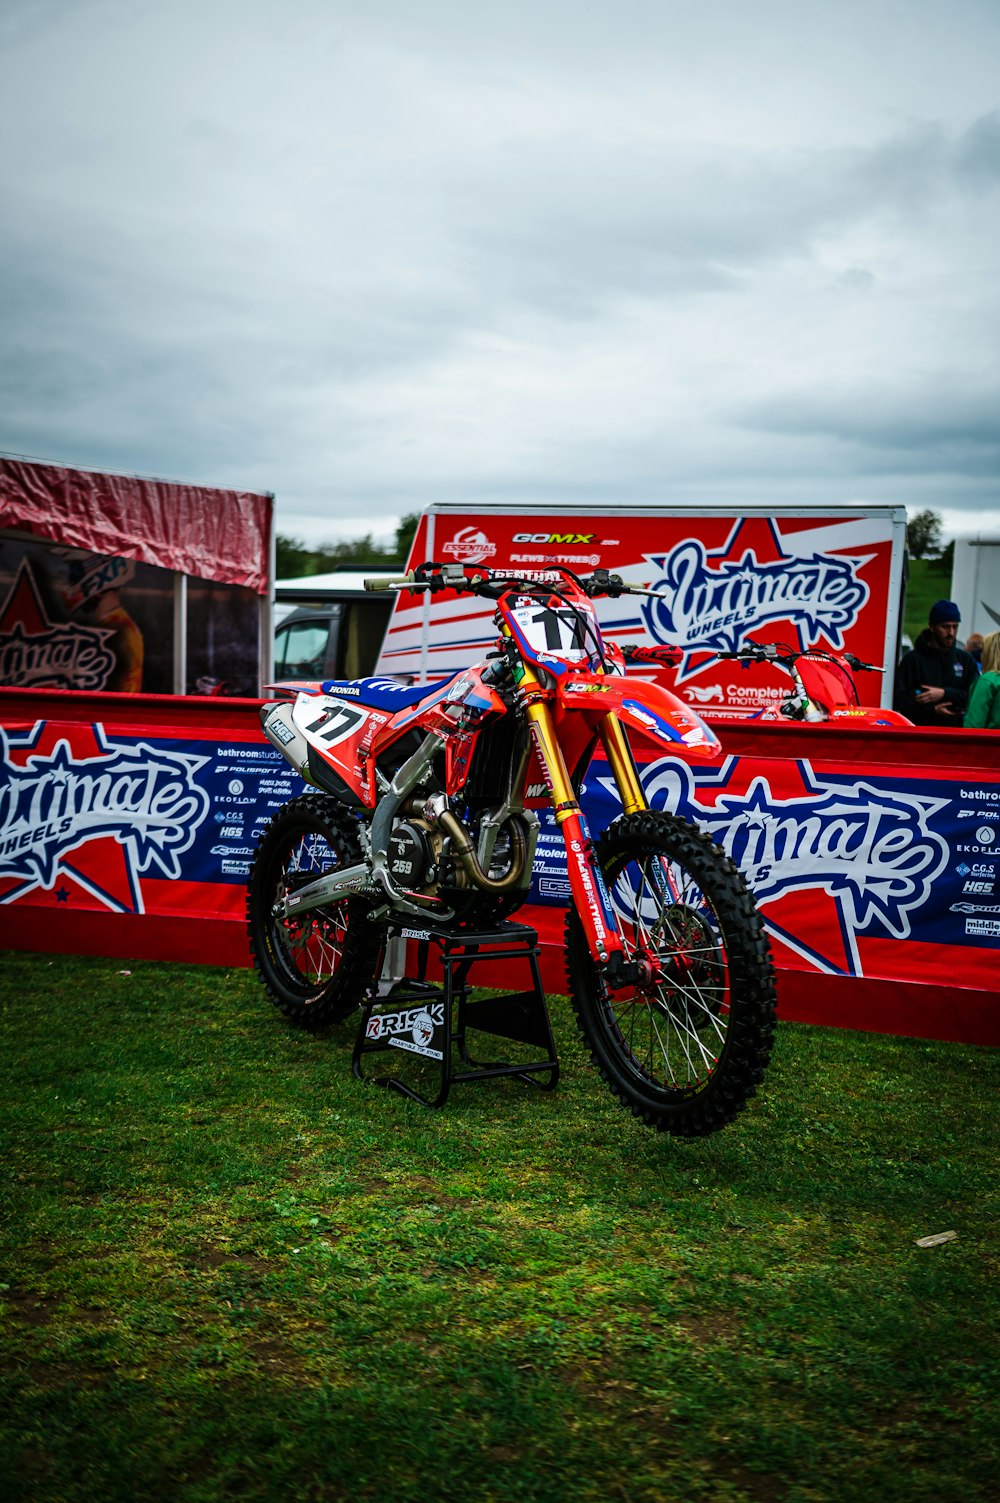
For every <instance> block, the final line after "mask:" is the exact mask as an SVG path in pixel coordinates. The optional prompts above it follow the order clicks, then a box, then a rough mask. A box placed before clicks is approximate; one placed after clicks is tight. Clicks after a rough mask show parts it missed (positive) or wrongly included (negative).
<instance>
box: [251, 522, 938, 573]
mask: <svg viewBox="0 0 1000 1503" xmlns="http://www.w3.org/2000/svg"><path fill="white" fill-rule="evenodd" d="M419 521H420V513H419V512H418V511H411V512H408V513H407V514H406V516H405V517H403V519H402V520H401V522H400V523H399V526H398V527H397V528H396V536H395V540H394V541H393V542H392V543H389V544H383V543H377V542H376V541H375V539H374V538H373V537H372V534H371V533H370V532H369V533H366V534H365V536H364V537H363V538H351V539H349V540H347V541H345V542H340V543H326V544H324V545H322V546H320V547H319V548H307V547H306V545H305V543H303V542H301V541H300V540H299V539H298V538H289V537H284V536H282V534H281V533H279V534H278V536H277V538H276V540H275V542H276V549H277V578H278V579H298V578H299V577H300V576H302V575H308V574H327V573H329V572H330V571H331V570H333V569H394V568H402V566H403V564H404V563H405V562H406V557H407V554H408V553H409V551H410V544H411V543H412V541H413V536H414V533H415V532H416V530H417V523H418V522H419ZM942 536H943V534H942V522H941V518H940V516H939V515H938V513H937V512H936V511H931V510H929V509H925V510H924V511H918V512H915V513H914V515H913V516H912V517H910V519H909V521H908V522H907V524H906V545H907V547H908V549H909V551H910V557H911V558H934V559H936V560H937V561H938V563H939V565H940V568H941V572H942V573H949V574H950V572H951V564H952V557H953V554H954V552H955V544H954V542H950V543H949V544H948V546H947V547H946V548H944V547H942Z"/></svg>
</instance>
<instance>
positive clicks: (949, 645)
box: [895, 600, 979, 725]
mask: <svg viewBox="0 0 1000 1503" xmlns="http://www.w3.org/2000/svg"><path fill="white" fill-rule="evenodd" d="M961 619H962V616H961V612H960V611H959V609H958V606H957V605H956V604H955V602H954V601H953V600H936V601H935V602H934V604H933V605H932V606H931V610H930V615H929V616H928V618H927V620H928V625H927V628H926V630H925V631H922V632H921V633H920V635H919V637H918V638H917V641H916V645H915V646H914V647H913V648H912V649H911V651H910V652H908V653H906V654H905V655H904V656H903V658H902V659H901V660H900V664H899V668H898V669H897V670H896V698H895V707H896V709H897V710H898V711H899V712H900V714H902V715H906V716H907V717H908V718H909V719H910V720H912V721H913V723H914V725H961V724H962V718H963V716H964V715H965V706H966V704H967V703H968V698H969V690H970V689H971V688H972V686H973V684H974V683H975V682H976V679H977V678H978V676H979V670H978V669H977V667H976V665H975V662H974V661H973V659H972V658H971V657H970V656H969V654H968V653H967V652H966V651H965V648H964V647H959V646H958V641H957V639H958V623H959V622H960V621H961Z"/></svg>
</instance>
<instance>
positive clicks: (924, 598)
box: [903, 558, 968, 646]
mask: <svg viewBox="0 0 1000 1503" xmlns="http://www.w3.org/2000/svg"><path fill="white" fill-rule="evenodd" d="M950 598H951V569H950V568H946V567H944V566H942V564H941V562H940V561H939V560H938V559H934V558H911V559H910V577H909V580H908V581H907V585H906V606H905V609H904V612H903V630H904V631H905V632H906V633H907V634H908V635H909V637H910V640H911V641H913V642H915V641H916V640H917V638H918V637H919V635H920V633H921V632H922V631H923V629H924V627H925V626H926V625H927V613H928V611H929V610H930V608H931V606H932V605H933V604H934V602H935V600H942V599H944V600H948V599H950ZM967 634H968V633H967V632H965V631H962V629H961V628H959V633H958V641H959V645H960V646H961V645H962V643H964V641H965V638H966V636H967Z"/></svg>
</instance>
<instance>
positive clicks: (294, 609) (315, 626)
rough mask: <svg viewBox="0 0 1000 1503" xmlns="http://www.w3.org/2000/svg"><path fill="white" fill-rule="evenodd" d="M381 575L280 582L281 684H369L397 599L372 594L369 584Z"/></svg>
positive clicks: (277, 647) (277, 668) (277, 650)
mask: <svg viewBox="0 0 1000 1503" xmlns="http://www.w3.org/2000/svg"><path fill="white" fill-rule="evenodd" d="M380 572H381V571H377V570H373V571H371V572H367V571H366V572H365V573H364V574H362V573H360V572H358V571H353V570H352V571H350V572H347V571H337V572H336V573H334V574H317V575H307V576H306V577H304V578H302V579H291V580H279V581H278V583H277V585H276V586H275V592H274V595H275V619H276V622H277V624H276V626H275V632H274V677H275V680H278V681H281V682H286V681H288V680H296V679H301V680H313V681H315V680H316V679H326V678H365V677H368V676H369V675H371V674H373V673H374V672H375V664H376V661H377V659H378V655H379V650H380V648H381V646H382V640H383V638H384V636H385V630H386V626H387V625H388V622H389V615H390V612H391V611H392V605H393V599H394V596H393V594H392V593H391V592H390V591H389V590H385V591H382V590H376V591H366V590H365V588H364V580H365V578H372V577H378V575H379V573H380ZM386 577H387V578H388V577H389V576H388V574H387V575H386Z"/></svg>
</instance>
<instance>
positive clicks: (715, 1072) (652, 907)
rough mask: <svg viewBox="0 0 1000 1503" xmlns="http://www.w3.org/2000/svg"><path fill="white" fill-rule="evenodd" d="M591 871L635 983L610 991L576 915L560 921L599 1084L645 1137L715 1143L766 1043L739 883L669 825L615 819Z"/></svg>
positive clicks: (757, 1077) (767, 1004)
mask: <svg viewBox="0 0 1000 1503" xmlns="http://www.w3.org/2000/svg"><path fill="white" fill-rule="evenodd" d="M597 858H598V861H599V864H600V867H601V871H602V873H603V875H604V880H605V883H606V884H607V889H608V893H609V894H610V897H611V903H612V906H613V908H614V910H615V913H616V915H617V917H618V922H619V925H620V929H621V934H622V938H623V940H624V942H625V951H626V954H625V959H626V962H633V963H634V966H633V972H634V974H636V975H637V976H638V979H635V980H633V981H632V982H630V984H629V985H627V986H625V987H622V988H620V989H614V990H612V989H611V987H610V986H609V984H608V979H607V977H605V976H604V975H603V974H602V973H601V972H600V971H599V970H598V968H597V967H596V966H595V965H594V962H593V961H592V959H591V956H590V952H589V950H588V948H587V941H586V938H585V936H584V932H583V926H582V924H581V922H580V919H579V917H578V915H577V913H576V911H575V910H571V911H570V912H569V914H568V915H567V920H566V957H567V971H568V981H569V992H570V996H571V998H572V1002H573V1006H574V1008H575V1010H576V1014H577V1020H578V1022H579V1025H580V1031H581V1033H582V1034H583V1037H584V1039H585V1041H586V1043H587V1044H588V1045H589V1048H590V1052H591V1057H592V1059H593V1061H594V1063H595V1064H596V1065H597V1067H598V1069H599V1070H600V1072H601V1075H602V1077H603V1079H604V1080H605V1081H606V1082H607V1084H608V1085H609V1087H610V1088H611V1090H612V1091H613V1092H614V1094H615V1095H616V1096H617V1097H618V1099H619V1100H620V1101H621V1102H622V1103H623V1104H624V1105H625V1106H627V1107H629V1108H630V1109H631V1111H632V1113H633V1114H634V1115H635V1116H636V1117H639V1118H640V1119H641V1120H642V1121H643V1122H645V1123H647V1124H648V1125H649V1126H650V1127H655V1128H658V1129H660V1130H662V1131H666V1132H670V1133H675V1134H677V1135H678V1136H681V1137H699V1136H704V1135H706V1134H708V1133H713V1132H717V1131H718V1130H719V1128H721V1127H724V1126H725V1125H726V1123H727V1122H731V1121H732V1119H733V1118H734V1117H735V1116H737V1114H738V1113H739V1112H740V1111H741V1110H742V1109H743V1107H744V1106H745V1105H746V1102H747V1101H748V1100H749V1098H750V1097H751V1096H752V1095H753V1094H754V1092H755V1091H756V1089H757V1086H758V1085H759V1084H760V1082H761V1080H762V1079H763V1075H764V1070H765V1067H766V1065H767V1062H768V1059H769V1058H770V1054H771V1046H772V1043H773V1040H774V1028H775V1013H776V999H775V988H774V971H773V968H772V965H771V957H770V950H769V946H768V943H767V937H766V935H765V933H764V926H763V924H762V922H761V919H760V915H759V914H758V912H757V910H756V908H755V906H754V902H753V898H752V896H751V894H750V892H749V890H748V888H747V886H746V883H745V882H744V880H743V877H742V875H741V874H740V872H739V871H738V870H737V868H736V867H735V866H734V864H733V862H732V861H730V859H729V857H728V856H727V855H726V854H725V852H724V851H723V850H722V849H721V848H720V847H719V846H717V845H715V844H714V842H713V841H711V840H710V839H709V838H708V836H707V835H705V834H703V833H702V832H701V831H700V830H697V829H696V828H695V827H694V826H693V825H691V824H689V823H688V822H687V821H686V820H683V819H679V818H677V817H675V816H674V815H670V814H664V813H660V812H653V811H646V812H643V813H640V814H629V815H625V816H624V817H622V818H621V819H618V820H616V822H615V823H614V824H613V825H611V826H610V827H609V828H608V829H607V830H606V831H605V833H604V835H603V836H602V837H601V840H600V841H599V843H598V847H597Z"/></svg>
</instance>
